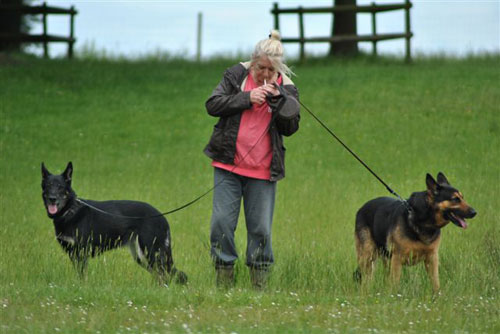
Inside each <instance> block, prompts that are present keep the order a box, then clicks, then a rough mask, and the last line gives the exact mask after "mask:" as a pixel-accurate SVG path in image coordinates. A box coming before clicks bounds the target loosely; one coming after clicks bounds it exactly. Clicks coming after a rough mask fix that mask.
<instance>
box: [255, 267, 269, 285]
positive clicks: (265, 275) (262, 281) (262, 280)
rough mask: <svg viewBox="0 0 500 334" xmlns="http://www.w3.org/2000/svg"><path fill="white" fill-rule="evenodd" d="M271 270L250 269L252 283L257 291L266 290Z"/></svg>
mask: <svg viewBox="0 0 500 334" xmlns="http://www.w3.org/2000/svg"><path fill="white" fill-rule="evenodd" d="M269 273H270V272H269V269H268V268H254V267H251V268H250V281H251V282H252V286H253V287H254V288H255V289H257V290H264V289H265V287H266V285H267V281H268V280H269Z"/></svg>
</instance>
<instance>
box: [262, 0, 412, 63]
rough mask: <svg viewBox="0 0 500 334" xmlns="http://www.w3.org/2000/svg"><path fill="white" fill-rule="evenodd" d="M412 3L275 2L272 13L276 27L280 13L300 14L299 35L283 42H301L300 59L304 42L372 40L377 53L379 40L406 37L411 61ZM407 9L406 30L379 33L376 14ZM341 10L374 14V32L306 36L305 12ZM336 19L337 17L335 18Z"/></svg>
mask: <svg viewBox="0 0 500 334" xmlns="http://www.w3.org/2000/svg"><path fill="white" fill-rule="evenodd" d="M411 7H412V3H411V2H410V0H405V2H404V3H398V4H384V5H377V4H375V3H372V4H371V5H364V6H357V5H339V6H333V7H316V8H303V7H297V8H279V7H278V4H277V3H274V5H273V9H272V10H271V14H273V15H274V28H275V29H277V30H279V29H280V22H279V15H280V14H298V16H299V37H296V38H282V39H281V41H282V42H283V43H299V44H300V59H301V60H304V59H305V51H304V44H305V43H325V42H328V43H335V42H352V41H354V42H372V44H373V54H374V55H376V54H377V42H380V41H385V40H391V39H398V38H404V39H405V40H406V61H407V62H409V61H411V48H410V39H411V37H412V36H413V33H412V32H411V29H410V8H411ZM401 9H403V10H405V32H402V33H390V34H378V33H377V17H376V14H377V13H380V12H387V11H393V10H401ZM341 12H356V14H357V13H370V14H371V16H372V33H371V34H369V35H335V36H327V37H305V36H304V14H325V13H326V14H328V13H331V14H336V13H341ZM334 19H335V18H334Z"/></svg>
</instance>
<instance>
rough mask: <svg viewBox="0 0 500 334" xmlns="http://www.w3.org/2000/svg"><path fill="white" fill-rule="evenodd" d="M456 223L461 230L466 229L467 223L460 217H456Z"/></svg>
mask: <svg viewBox="0 0 500 334" xmlns="http://www.w3.org/2000/svg"><path fill="white" fill-rule="evenodd" d="M457 219H458V222H459V223H460V226H462V228H463V229H466V228H467V223H466V222H465V219H462V218H460V217H457Z"/></svg>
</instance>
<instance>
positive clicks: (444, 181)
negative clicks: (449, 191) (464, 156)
mask: <svg viewBox="0 0 500 334" xmlns="http://www.w3.org/2000/svg"><path fill="white" fill-rule="evenodd" d="M437 182H438V183H439V184H445V185H447V186H449V185H450V182H448V179H447V178H446V176H444V174H443V173H441V172H439V173H438V177H437Z"/></svg>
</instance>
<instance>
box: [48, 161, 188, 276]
mask: <svg viewBox="0 0 500 334" xmlns="http://www.w3.org/2000/svg"><path fill="white" fill-rule="evenodd" d="M72 173H73V165H72V163H71V162H69V163H68V165H67V167H66V169H65V171H64V172H63V173H62V174H60V175H52V174H51V173H50V172H49V171H48V170H47V169H46V168H45V165H44V164H43V163H42V189H43V193H42V197H43V203H44V205H45V208H46V210H47V214H48V216H49V218H51V219H52V220H53V222H54V227H55V232H56V238H57V241H58V242H59V244H60V245H61V246H62V248H63V249H64V250H65V251H66V252H67V253H68V255H69V257H70V259H71V261H72V262H73V264H74V265H75V268H76V269H77V271H78V274H79V275H80V277H83V276H84V274H85V271H86V267H87V261H88V258H89V257H94V256H96V255H99V254H100V253H102V252H104V251H106V250H110V249H113V248H117V247H120V246H125V245H128V246H129V247H130V251H131V253H132V256H133V258H134V259H135V260H136V261H137V262H138V263H139V264H140V265H142V266H143V267H145V268H146V269H148V270H149V271H150V272H151V273H153V274H156V275H157V276H158V278H159V279H160V282H162V283H168V282H170V281H171V279H172V278H173V277H174V276H175V278H176V281H177V282H179V283H185V282H186V281H187V276H186V274H185V273H183V272H182V271H177V270H176V269H175V268H174V265H173V264H174V261H173V259H172V249H171V242H170V227H169V225H168V222H167V220H166V219H165V217H163V216H162V215H160V212H158V210H156V209H155V208H153V207H152V206H151V205H149V204H147V203H143V202H137V201H121V200H120V201H104V202H98V201H91V200H82V199H79V198H77V196H76V194H75V192H74V191H73V189H72V188H71V178H72ZM129 217H132V218H129Z"/></svg>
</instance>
